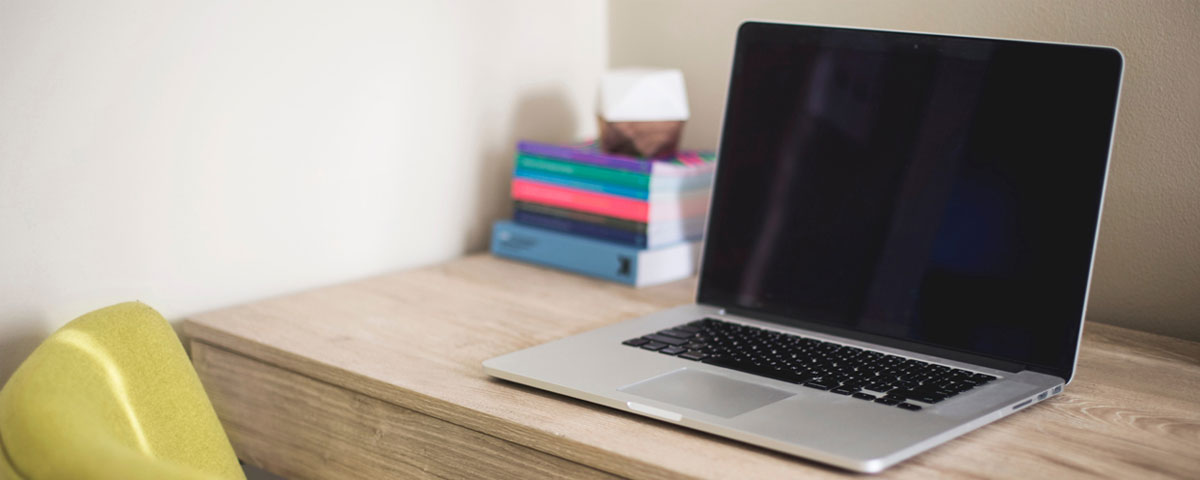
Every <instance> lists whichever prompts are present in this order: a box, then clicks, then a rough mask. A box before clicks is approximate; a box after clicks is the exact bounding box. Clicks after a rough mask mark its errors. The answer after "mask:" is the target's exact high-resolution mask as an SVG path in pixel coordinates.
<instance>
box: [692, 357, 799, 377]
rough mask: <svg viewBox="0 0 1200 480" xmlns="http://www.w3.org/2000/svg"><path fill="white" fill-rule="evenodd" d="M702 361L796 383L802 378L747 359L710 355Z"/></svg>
mask: <svg viewBox="0 0 1200 480" xmlns="http://www.w3.org/2000/svg"><path fill="white" fill-rule="evenodd" d="M703 362H704V363H707V364H709V365H715V366H718V367H724V368H728V369H731V370H737V371H739V372H746V373H750V374H754V375H759V376H763V377H767V378H773V379H775V380H781V381H784V382H790V383H798V382H800V381H802V380H803V379H804V377H802V376H800V375H797V374H796V373H794V372H791V371H787V370H775V369H774V368H771V367H769V366H763V365H757V364H754V363H751V362H748V361H744V360H737V359H733V358H727V357H711V358H707V359H704V360H703Z"/></svg>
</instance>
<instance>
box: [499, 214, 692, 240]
mask: <svg viewBox="0 0 1200 480" xmlns="http://www.w3.org/2000/svg"><path fill="white" fill-rule="evenodd" d="M513 221H515V222H517V223H521V224H525V225H529V226H532V227H538V228H544V229H546V230H554V231H557V232H562V233H569V234H572V235H583V236H588V237H592V238H595V239H597V240H604V241H606V242H613V243H620V244H622V245H629V246H631V247H636V248H657V247H662V246H666V245H671V244H675V243H679V242H691V241H696V240H700V238H701V237H703V236H704V217H694V218H688V219H685V220H673V221H667V222H659V223H656V224H649V225H647V228H646V230H645V232H636V231H632V230H628V229H624V228H619V227H613V226H611V225H604V224H599V223H594V222H587V221H583V220H579V219H575V218H569V217H564V216H561V215H554V214H551V213H547V212H539V211H534V210H531V209H527V208H521V206H520V205H518V206H517V208H516V210H515V211H513Z"/></svg>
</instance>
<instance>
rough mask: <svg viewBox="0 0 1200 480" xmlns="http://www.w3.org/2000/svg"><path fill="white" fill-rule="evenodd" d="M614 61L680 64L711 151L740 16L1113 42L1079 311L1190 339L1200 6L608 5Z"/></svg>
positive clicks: (1196, 267)
mask: <svg viewBox="0 0 1200 480" xmlns="http://www.w3.org/2000/svg"><path fill="white" fill-rule="evenodd" d="M609 6H610V10H609V38H610V44H609V55H610V63H611V65H612V66H614V67H621V66H629V65H653V66H663V67H677V68H681V69H683V71H684V74H685V75H686V77H687V83H688V96H689V99H690V103H691V107H692V119H691V120H690V121H689V122H688V127H687V129H686V131H685V132H684V139H683V143H684V144H685V145H688V146H694V147H709V148H711V147H713V146H715V145H716V139H717V135H718V133H719V132H718V129H719V125H720V120H721V114H722V109H723V108H724V101H725V90H726V87H727V85H728V80H729V62H730V59H731V56H732V54H733V40H734V34H735V30H736V29H737V26H738V24H740V23H741V22H742V21H743V20H744V19H751V18H753V19H761V20H776V21H785V22H797V23H818V24H832V25H847V26H859V27H873V28H889V29H901V30H916V31H931V32H940V33H952V34H964V35H982V36H998V37H1009V38H1024V39H1032V40H1047V41H1056V42H1072V43H1091V44H1101V45H1112V46H1116V47H1118V48H1120V49H1121V50H1122V51H1123V52H1124V53H1125V57H1126V71H1125V85H1124V91H1123V92H1122V99H1121V111H1120V116H1119V119H1118V121H1117V132H1116V140H1115V143H1114V148H1113V156H1112V166H1111V171H1110V176H1109V180H1108V193H1107V198H1106V200H1105V207H1104V219H1103V221H1102V223H1101V228H1100V242H1099V244H1098V247H1097V252H1096V269H1095V273H1094V279H1093V282H1092V293H1091V299H1090V302H1089V306H1088V319H1089V320H1096V321H1103V322H1109V323H1114V324H1118V325H1122V326H1127V327H1132V328H1138V329H1143V330H1150V331H1155V332H1160V333H1165V334H1168V335H1175V336H1180V337H1185V338H1191V339H1195V340H1200V53H1198V52H1200V1H1196V0H1153V1H1147V0H1049V1H1048V0H903V1H901V0H836V1H835V0H828V1H794V0H782V1H781V0H740V1H737V2H731V1H723V0H612V1H610V2H609Z"/></svg>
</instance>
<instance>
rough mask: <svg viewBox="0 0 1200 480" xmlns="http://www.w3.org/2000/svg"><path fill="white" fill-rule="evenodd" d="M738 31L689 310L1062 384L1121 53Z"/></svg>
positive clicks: (1094, 222)
mask: <svg viewBox="0 0 1200 480" xmlns="http://www.w3.org/2000/svg"><path fill="white" fill-rule="evenodd" d="M742 28H743V30H742V32H741V34H740V37H739V42H741V43H739V50H738V54H737V56H736V60H735V63H734V65H733V74H732V79H731V85H730V89H729V91H730V96H729V99H728V105H727V111H726V120H725V127H724V131H723V134H722V144H721V149H720V157H719V158H720V163H719V166H718V172H717V182H716V185H715V188H714V193H713V205H712V212H711V216H710V219H709V226H708V232H707V245H706V248H705V253H704V261H703V272H702V278H701V282H700V285H701V289H700V291H699V293H698V301H699V303H702V304H710V305H721V306H726V307H730V306H733V307H731V308H730V310H731V311H734V312H735V313H736V311H737V310H739V309H740V310H744V311H745V312H746V313H748V314H753V315H756V316H762V315H764V314H766V315H770V316H774V317H777V318H776V320H777V321H780V322H782V323H792V324H796V325H797V326H802V327H805V328H810V329H818V330H822V329H823V330H826V331H830V332H833V333H838V334H841V335H844V336H849V337H857V338H863V339H869V340H872V341H875V342H878V343H884V344H892V345H895V346H902V347H905V348H909V349H912V350H917V351H924V352H926V353H931V354H939V355H943V356H951V357H952V358H953V356H955V355H957V356H959V357H963V356H964V355H967V354H968V353H967V352H970V355H971V356H970V357H969V358H971V359H972V360H976V361H988V360H985V359H990V361H993V362H1001V364H1003V363H1009V364H1017V365H1020V366H1023V367H1026V368H1029V369H1032V370H1036V371H1042V372H1045V373H1049V374H1053V375H1056V376H1060V377H1061V378H1067V379H1069V378H1070V377H1071V374H1072V369H1073V362H1074V358H1073V355H1074V352H1075V351H1076V348H1075V346H1076V344H1077V342H1078V338H1079V333H1080V326H1081V319H1082V316H1083V311H1084V306H1085V303H1086V293H1087V287H1088V282H1089V272H1090V265H1091V261H1092V252H1093V250H1094V243H1095V238H1096V232H1097V227H1098V215H1097V212H1098V211H1099V206H1100V205H1099V204H1100V202H1101V198H1102V191H1103V188H1104V179H1105V173H1106V169H1107V162H1108V150H1109V145H1110V139H1111V136H1112V128H1113V116H1114V114H1115V112H1114V109H1115V105H1116V101H1115V99H1116V96H1117V93H1118V87H1119V82H1120V75H1121V69H1122V60H1121V58H1120V56H1119V54H1118V53H1116V52H1115V51H1114V50H1111V49H1106V48H1081V47H1079V46H1062V47H1061V48H1056V47H1055V46H1047V45H1044V44H1040V45H1031V44H1027V43H1023V42H1016V41H997V40H976V39H971V38H961V37H938V36H931V35H904V34H896V33H877V34H872V33H870V32H863V31H855V30H847V29H834V28H819V27H818V28H805V29H799V30H798V29H796V28H791V27H787V26H779V25H771V24H756V23H749V24H746V25H744V26H743V27H742ZM1032 112H1036V113H1032ZM980 357H984V358H980Z"/></svg>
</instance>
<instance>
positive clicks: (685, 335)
mask: <svg viewBox="0 0 1200 480" xmlns="http://www.w3.org/2000/svg"><path fill="white" fill-rule="evenodd" d="M658 334H659V335H666V336H668V337H675V338H682V339H684V340H687V339H689V338H692V336H693V335H694V334H693V333H691V332H685V331H682V330H679V329H676V328H672V329H669V330H663V331H661V332H658Z"/></svg>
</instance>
